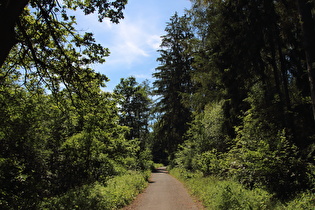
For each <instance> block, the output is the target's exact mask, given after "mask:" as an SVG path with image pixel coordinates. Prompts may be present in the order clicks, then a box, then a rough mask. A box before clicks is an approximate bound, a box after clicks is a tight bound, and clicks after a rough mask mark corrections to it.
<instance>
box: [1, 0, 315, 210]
mask: <svg viewBox="0 0 315 210" xmlns="http://www.w3.org/2000/svg"><path fill="white" fill-rule="evenodd" d="M191 2H192V6H191V8H189V9H187V11H186V12H185V14H184V15H182V16H180V15H179V14H178V13H175V14H174V15H173V16H172V17H170V20H169V22H167V23H166V27H165V35H163V36H162V37H161V39H162V42H161V46H160V49H159V50H158V53H159V57H158V58H157V68H156V69H155V72H154V73H153V75H152V76H153V77H154V79H155V81H154V82H153V86H152V87H151V86H150V84H149V83H148V82H143V83H139V82H138V81H136V78H135V77H133V76H131V77H128V78H122V79H121V81H120V83H119V84H117V86H116V87H115V89H114V90H113V92H105V91H103V89H102V87H104V86H106V82H107V81H108V78H107V76H106V75H103V74H101V73H99V72H96V71H95V70H94V69H93V68H92V66H93V65H92V64H95V63H104V62H105V58H106V57H107V56H109V54H110V53H109V49H107V48H105V47H104V46H101V45H100V44H98V43H97V41H96V40H95V38H94V37H93V34H92V33H89V32H86V33H79V32H78V31H77V30H76V28H75V25H76V18H75V16H73V15H69V14H70V13H69V11H71V10H82V11H83V13H84V14H85V15H89V14H92V13H96V14H97V15H98V20H99V21H103V20H104V19H106V18H107V19H109V20H110V21H111V22H112V23H117V24H118V23H119V20H121V19H122V18H123V17H124V16H123V10H124V9H125V5H126V4H127V0H115V1H113V0H112V1H108V0H101V1H98V0H83V1H81V0H75V1H70V0H63V1H56V0H47V1H43V0H20V1H17V0H15V1H14V0H2V1H1V2H0V28H1V29H2V32H1V35H0V49H1V51H0V113H1V114H0V145H1V146H0V208H1V209H41V208H43V209H53V208H55V207H56V206H57V207H58V208H61V209H62V208H69V209H70V208H79V207H78V206H77V205H79V204H78V203H80V202H81V203H80V205H82V206H80V208H85V209H93V208H94V209H106V208H111V209H112V208H119V207H122V206H123V205H125V204H126V203H127V201H125V200H124V199H121V197H122V196H121V197H120V198H117V197H115V196H118V195H115V193H116V192H114V193H113V194H106V193H110V192H109V191H106V190H105V188H106V187H108V186H113V185H115V184H116V181H115V180H119V181H117V183H118V184H119V183H120V184H121V183H123V182H124V181H126V183H127V181H128V183H129V182H130V183H135V182H137V181H139V180H142V181H139V183H136V184H135V185H133V184H130V186H134V188H136V189H135V190H136V191H137V190H138V191H140V190H141V189H142V188H141V187H144V186H145V184H144V182H145V178H147V175H145V174H146V173H147V172H145V171H148V170H150V169H151V168H152V166H153V161H155V162H159V163H164V164H168V165H169V166H170V167H171V168H172V167H173V168H177V169H178V168H179V169H180V170H184V171H185V173H184V174H186V172H187V174H190V173H191V174H194V173H195V174H201V176H202V177H211V176H212V177H219V179H221V180H233V181H235V182H237V183H238V184H240V185H242V186H243V187H244V188H246V189H248V190H254V189H263V190H265V191H266V192H268V193H270V195H272V196H271V197H272V198H274V199H279V200H281V201H282V202H286V201H289V200H290V199H292V198H294V197H295V196H297V195H299V194H300V193H309V194H313V193H314V189H315V182H314V180H315V166H314V164H315V159H314V155H315V142H314V141H315V129H314V128H315V82H314V79H315V69H314V68H315V65H314V63H315V39H314V37H315V21H314V20H315V12H314V11H315V5H314V1H308V0H275V1H269V0H261V1H252V0H243V1H235V0H224V1H222V0H211V1H210V0H191ZM152 98H154V99H156V100H155V101H153V100H152ZM188 176H190V175H187V177H188ZM187 177H186V178H187ZM191 177H193V176H191ZM113 180H114V181H113ZM133 181H134V182H133ZM112 183H114V184H112ZM120 193H127V194H128V193H129V192H120ZM129 194H130V195H129V197H131V199H132V197H133V196H134V194H132V193H129ZM118 197H119V196H118ZM107 198H108V199H107ZM110 198H112V199H113V200H114V201H109V199H110ZM106 199H107V200H106ZM129 199H130V198H129ZM311 199H313V197H311V198H310V199H309V200H311ZM118 200H122V201H121V203H120V204H116V203H115V202H118ZM83 201H84V202H83ZM106 202H107V203H106ZM110 202H112V203H114V204H112V203H111V204H109V203H110Z"/></svg>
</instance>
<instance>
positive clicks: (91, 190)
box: [41, 171, 149, 210]
mask: <svg viewBox="0 0 315 210" xmlns="http://www.w3.org/2000/svg"><path fill="white" fill-rule="evenodd" d="M148 177H149V172H148V171H147V172H143V173H142V172H135V171H129V172H128V173H127V174H125V175H121V176H116V177H114V178H112V179H110V180H108V181H107V183H106V184H105V185H103V184H101V183H99V182H96V183H94V184H91V185H85V186H82V187H78V188H75V189H72V190H70V191H68V192H67V193H65V194H63V195H61V196H58V197H54V198H50V199H47V200H46V201H45V202H43V203H42V206H41V208H42V209H58V210H61V209H84V210H85V209H96V210H98V209H102V210H103V209H104V210H106V209H118V208H120V207H123V206H125V205H127V204H129V203H130V202H131V201H132V200H133V199H134V198H135V196H136V195H138V194H139V193H140V192H141V191H142V190H143V189H144V188H145V187H146V186H147V179H148Z"/></svg>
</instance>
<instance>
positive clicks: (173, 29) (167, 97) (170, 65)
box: [153, 13, 193, 159]
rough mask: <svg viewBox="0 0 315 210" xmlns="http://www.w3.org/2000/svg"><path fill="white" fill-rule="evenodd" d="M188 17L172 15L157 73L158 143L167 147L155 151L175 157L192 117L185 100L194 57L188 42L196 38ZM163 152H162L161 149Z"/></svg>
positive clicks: (189, 88)
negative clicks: (183, 95) (189, 50)
mask: <svg viewBox="0 0 315 210" xmlns="http://www.w3.org/2000/svg"><path fill="white" fill-rule="evenodd" d="M188 22H189V21H188V17H187V16H183V17H179V16H178V14H177V13H175V15H174V16H172V17H171V19H170V22H169V23H168V24H167V26H166V29H165V31H166V32H167V34H166V35H165V36H163V37H162V44H161V50H159V52H160V57H159V58H158V59H157V61H159V62H160V66H159V67H157V68H156V72H155V73H154V74H153V76H154V77H155V78H156V81H155V82H154V83H153V84H154V87H155V94H156V95H158V96H160V100H159V102H158V103H157V106H158V108H157V111H158V112H159V113H161V118H160V119H159V121H158V122H157V123H158V126H157V127H158V129H157V131H156V132H157V136H156V139H158V141H163V142H162V143H161V142H159V143H158V141H156V145H162V147H164V148H156V147H155V148H154V149H153V150H154V151H156V152H157V151H160V150H165V152H166V153H167V154H168V155H169V157H170V158H171V159H172V156H173V153H174V152H175V151H176V149H177V146H178V145H179V144H180V143H182V142H183V135H184V134H185V132H186V131H187V128H188V125H187V123H188V122H189V121H190V120H191V111H190V110H189V109H188V108H186V107H185V106H184V105H183V103H182V100H183V97H182V94H184V93H189V92H190V91H191V78H190V74H191V71H192V70H191V63H192V57H191V56H190V55H189V54H188V53H187V49H188V42H189V40H190V39H191V38H192V37H193V34H192V32H191V30H190V27H189V24H188ZM160 152H161V151H160Z"/></svg>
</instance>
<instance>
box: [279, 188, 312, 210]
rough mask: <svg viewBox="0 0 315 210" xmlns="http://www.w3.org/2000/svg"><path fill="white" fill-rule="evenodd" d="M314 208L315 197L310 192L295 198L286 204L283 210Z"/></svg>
mask: <svg viewBox="0 0 315 210" xmlns="http://www.w3.org/2000/svg"><path fill="white" fill-rule="evenodd" d="M314 207H315V195H314V193H312V192H305V193H302V194H300V195H299V196H297V197H296V198H295V199H294V200H292V201H290V202H288V203H287V205H286V206H285V209H288V210H291V209H292V210H293V209H305V210H308V209H309V210H311V209H314Z"/></svg>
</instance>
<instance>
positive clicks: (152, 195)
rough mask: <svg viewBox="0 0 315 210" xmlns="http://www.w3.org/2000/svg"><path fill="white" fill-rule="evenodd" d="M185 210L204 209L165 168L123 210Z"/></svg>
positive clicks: (155, 174) (159, 169)
mask: <svg viewBox="0 0 315 210" xmlns="http://www.w3.org/2000/svg"><path fill="white" fill-rule="evenodd" d="M155 209H158V210H185V209H203V208H202V205H201V204H200V203H195V202H194V201H193V199H192V198H191V197H190V195H189V194H188V192H187V190H186V189H185V188H184V186H183V184H182V183H181V182H179V181H178V180H177V179H175V178H174V177H172V176H171V175H169V174H168V173H167V171H166V168H165V167H161V168H158V169H157V172H156V173H152V176H151V178H150V184H149V186H148V187H147V189H146V190H145V191H144V192H143V193H142V194H140V195H139V196H138V197H137V198H136V200H135V201H134V202H133V203H132V204H131V205H130V206H127V207H125V208H124V209H123V210H155Z"/></svg>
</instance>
